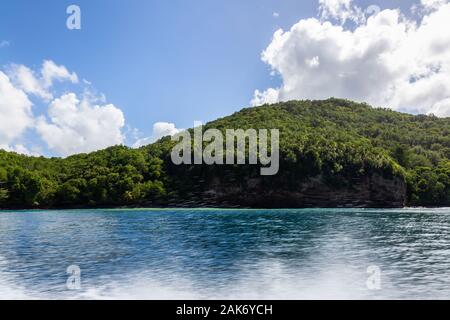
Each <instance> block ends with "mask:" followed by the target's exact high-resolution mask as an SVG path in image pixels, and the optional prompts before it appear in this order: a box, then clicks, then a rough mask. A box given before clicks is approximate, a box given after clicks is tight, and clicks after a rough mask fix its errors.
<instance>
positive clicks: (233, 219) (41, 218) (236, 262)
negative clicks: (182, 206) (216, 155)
mask: <svg viewBox="0 0 450 320" xmlns="http://www.w3.org/2000/svg"><path fill="white" fill-rule="evenodd" d="M78 268H79V269H78ZM78 270H79V271H80V273H78ZM67 271H69V273H68V272H67ZM432 298H436V299H449V298H450V209H449V208H441V209H392V210H378V209H302V210H219V209H217V210H213V209H210V210H209V209H208V210H204V209H198V210H194V209H193V210H170V209H168V210H145V209H139V210H73V211H70V210H67V211H65V210H61V211H22V212H13V211H0V299H432Z"/></svg>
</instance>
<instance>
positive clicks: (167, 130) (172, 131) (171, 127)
mask: <svg viewBox="0 0 450 320" xmlns="http://www.w3.org/2000/svg"><path fill="white" fill-rule="evenodd" d="M180 131H182V130H181V129H177V128H176V126H175V124H173V123H169V122H156V123H155V124H154V125H153V131H152V135H151V136H150V137H146V138H142V139H139V140H137V141H136V142H135V143H134V145H133V147H134V148H139V147H142V146H145V145H148V144H151V143H153V142H155V141H157V140H158V139H160V138H162V137H165V136H173V135H176V134H177V133H179V132H180Z"/></svg>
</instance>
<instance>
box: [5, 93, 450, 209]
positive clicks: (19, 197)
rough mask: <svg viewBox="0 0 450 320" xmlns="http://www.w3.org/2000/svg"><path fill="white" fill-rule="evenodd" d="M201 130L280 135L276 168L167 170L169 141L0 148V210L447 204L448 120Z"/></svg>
mask: <svg viewBox="0 0 450 320" xmlns="http://www.w3.org/2000/svg"><path fill="white" fill-rule="evenodd" d="M208 128H218V129H220V130H223V131H224V130H226V129H248V128H254V129H262V128H266V129H273V128H277V129H279V130H280V170H279V172H278V174H277V175H275V176H260V174H259V173H260V172H259V166H254V165H232V166H230V165H213V166H207V165H181V166H176V165H174V164H172V162H171V159H170V151H171V149H172V147H173V145H174V143H173V142H172V141H171V139H170V138H169V137H165V138H163V139H161V140H160V141H158V142H156V143H154V144H152V145H149V146H146V147H143V148H140V149H131V148H127V147H124V146H116V147H111V148H108V149H105V150H101V151H97V152H93V153H90V154H80V155H75V156H71V157H68V158H65V159H60V158H51V159H48V158H43V157H40V158H36V157H26V156H23V155H18V154H15V153H10V152H6V151H0V207H2V208H39V207H40V208H72V207H74V208H77V207H111V206H185V207H189V206H191V207H195V206H215V207H221V206H222V207H236V206H239V207H310V206H311V207H342V206H346V207H348V206H363V207H399V206H403V205H408V206H450V135H449V133H450V118H437V117H434V116H424V115H419V116H413V115H409V114H403V113H398V112H394V111H391V110H387V109H375V108H371V107H370V106H368V105H366V104H358V103H354V102H351V101H347V100H338V99H329V100H325V101H290V102H285V103H279V104H274V105H265V106H261V107H255V108H248V109H244V110H242V111H240V112H237V113H235V114H233V115H231V116H229V117H225V118H222V119H218V120H216V121H213V122H210V123H208V124H207V125H206V126H205V128H204V129H205V130H206V129H208Z"/></svg>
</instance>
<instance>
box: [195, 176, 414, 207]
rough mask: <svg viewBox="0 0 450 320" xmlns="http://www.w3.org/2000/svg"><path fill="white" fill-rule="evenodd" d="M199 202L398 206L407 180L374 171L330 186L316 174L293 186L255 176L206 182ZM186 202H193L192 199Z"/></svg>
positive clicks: (241, 205)
mask: <svg viewBox="0 0 450 320" xmlns="http://www.w3.org/2000/svg"><path fill="white" fill-rule="evenodd" d="M195 198H196V199H202V200H201V202H202V203H198V202H197V201H198V200H197V201H195V200H193V202H197V204H198V205H204V206H217V207H250V208H307V207H322V208H327V207H328V208H330V207H333V208H334V207H367V208H398V207H404V206H405V204H406V183H405V181H403V179H401V178H399V177H393V178H385V177H383V176H381V175H378V174H374V175H371V176H364V177H360V178H355V179H352V181H351V183H348V184H347V185H344V186H340V187H336V186H330V185H329V184H327V183H326V182H324V181H323V179H322V177H320V176H318V177H315V178H312V179H309V180H307V181H306V182H301V183H299V184H298V185H297V186H296V187H295V188H293V189H290V190H288V189H284V188H281V189H273V188H270V186H269V187H267V186H265V187H263V186H262V181H261V180H260V179H258V178H254V179H251V180H248V181H247V182H246V185H245V186H238V185H237V184H228V185H227V184H221V183H220V181H217V180H216V181H214V182H212V183H209V184H208V185H207V187H206V188H205V191H203V192H202V194H201V195H198V194H197V196H196V197H195ZM189 205H192V201H191V203H190V204H189Z"/></svg>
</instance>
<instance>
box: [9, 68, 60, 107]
mask: <svg viewBox="0 0 450 320" xmlns="http://www.w3.org/2000/svg"><path fill="white" fill-rule="evenodd" d="M8 74H9V76H10V77H11V79H12V81H13V82H14V84H15V85H16V86H17V87H19V88H21V89H22V90H23V91H25V92H26V93H28V94H32V95H35V96H37V97H40V98H42V99H44V100H47V101H48V100H51V99H52V97H53V96H52V94H51V93H50V92H48V90H47V89H46V88H45V87H44V86H43V84H42V81H40V80H39V79H38V77H36V75H35V73H34V72H33V71H32V70H31V69H30V68H28V67H26V66H24V65H16V64H13V65H11V66H10V68H9V70H8Z"/></svg>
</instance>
